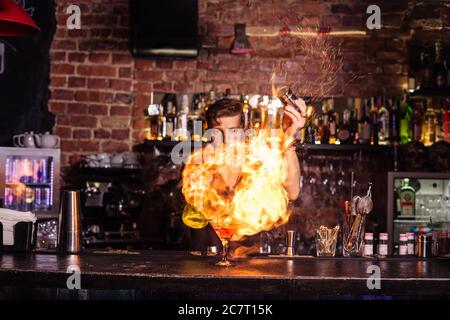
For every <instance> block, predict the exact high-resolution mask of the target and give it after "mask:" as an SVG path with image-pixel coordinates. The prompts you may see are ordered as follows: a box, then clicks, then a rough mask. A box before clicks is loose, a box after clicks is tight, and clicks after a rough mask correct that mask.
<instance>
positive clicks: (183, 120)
mask: <svg viewBox="0 0 450 320" xmlns="http://www.w3.org/2000/svg"><path fill="white" fill-rule="evenodd" d="M188 114H189V97H188V95H187V94H184V95H183V96H182V97H181V108H180V111H179V112H178V115H177V116H178V119H177V134H176V137H175V138H176V140H178V141H185V140H187V139H188Z"/></svg>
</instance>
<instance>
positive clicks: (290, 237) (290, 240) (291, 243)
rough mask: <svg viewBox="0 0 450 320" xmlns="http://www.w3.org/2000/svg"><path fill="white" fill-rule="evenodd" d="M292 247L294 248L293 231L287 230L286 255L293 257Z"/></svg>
mask: <svg viewBox="0 0 450 320" xmlns="http://www.w3.org/2000/svg"><path fill="white" fill-rule="evenodd" d="M294 246H295V231H294V230H289V231H288V232H287V251H286V255H288V256H293V255H294V254H295V253H294Z"/></svg>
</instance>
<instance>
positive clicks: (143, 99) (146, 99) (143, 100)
mask: <svg viewBox="0 0 450 320" xmlns="http://www.w3.org/2000/svg"><path fill="white" fill-rule="evenodd" d="M134 104H136V105H144V106H146V105H149V104H150V96H149V95H142V94H141V95H138V96H136V97H135V98H134Z"/></svg>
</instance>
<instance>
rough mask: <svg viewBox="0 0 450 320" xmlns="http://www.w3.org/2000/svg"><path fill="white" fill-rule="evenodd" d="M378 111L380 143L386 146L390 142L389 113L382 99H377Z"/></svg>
mask: <svg viewBox="0 0 450 320" xmlns="http://www.w3.org/2000/svg"><path fill="white" fill-rule="evenodd" d="M377 109H378V143H379V144H381V145H386V144H388V142H389V111H388V109H387V108H386V107H385V103H383V99H382V97H378V98H377Z"/></svg>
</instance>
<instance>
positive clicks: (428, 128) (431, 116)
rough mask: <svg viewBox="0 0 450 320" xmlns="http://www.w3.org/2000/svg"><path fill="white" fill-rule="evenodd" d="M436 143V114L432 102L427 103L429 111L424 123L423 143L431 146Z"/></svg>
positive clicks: (426, 112)
mask: <svg viewBox="0 0 450 320" xmlns="http://www.w3.org/2000/svg"><path fill="white" fill-rule="evenodd" d="M435 141H436V113H435V112H434V110H433V109H432V108H431V100H428V102H427V110H426V111H425V115H424V117H423V122H422V143H423V144H424V146H426V147H428V146H431V145H432V144H433V143H434V142H435Z"/></svg>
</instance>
